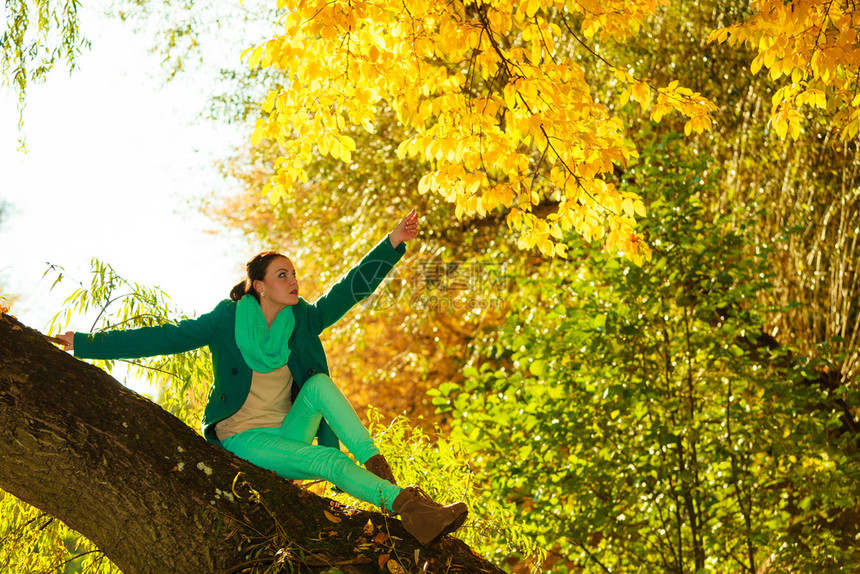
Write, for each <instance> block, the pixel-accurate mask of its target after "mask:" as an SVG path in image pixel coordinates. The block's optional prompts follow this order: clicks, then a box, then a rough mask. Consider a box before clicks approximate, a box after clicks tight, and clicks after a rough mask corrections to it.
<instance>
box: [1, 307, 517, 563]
mask: <svg viewBox="0 0 860 574" xmlns="http://www.w3.org/2000/svg"><path fill="white" fill-rule="evenodd" d="M0 445H2V448H0V488H2V489H4V490H6V491H7V492H9V493H10V494H12V495H14V496H16V497H18V498H20V499H21V500H23V501H24V502H27V503H29V504H31V505H33V506H35V507H37V508H39V509H41V510H43V511H45V512H47V513H49V514H51V515H53V516H55V517H57V518H59V519H60V520H62V521H63V522H65V523H66V524H67V525H68V526H70V527H71V528H73V529H75V530H77V531H78V532H80V533H81V534H83V535H84V536H86V537H87V538H89V539H90V540H92V541H93V543H95V544H96V545H97V546H98V548H99V549H100V550H101V551H103V552H104V553H105V554H106V555H107V556H108V557H109V558H110V559H111V560H112V561H113V562H114V563H115V564H116V565H117V566H118V567H119V568H120V569H121V570H122V571H123V572H124V573H125V574H135V573H139V572H140V573H143V572H159V573H160V572H176V573H184V572H187V573H194V574H201V573H207V572H253V571H255V570H256V569H259V570H260V571H262V570H264V569H265V568H266V567H269V566H271V565H272V564H273V563H277V562H279V561H280V564H281V565H282V567H283V570H284V571H299V572H324V571H328V570H330V569H332V568H333V567H337V568H338V569H340V570H341V571H342V572H345V573H349V572H380V570H381V565H380V564H381V562H382V561H384V560H385V559H386V558H385V556H386V555H387V556H388V560H394V561H397V562H399V563H400V565H401V566H402V567H403V568H404V569H405V571H406V572H417V571H421V570H422V568H426V571H427V572H448V571H466V572H476V573H477V572H493V573H497V572H498V573H500V572H502V571H501V570H500V569H498V568H497V567H495V566H493V565H491V564H490V563H488V562H487V561H486V560H484V559H482V558H480V557H479V556H477V555H476V554H475V553H474V552H472V551H471V549H470V548H469V547H468V546H466V545H465V544H464V543H463V542H461V541H459V540H456V539H454V538H452V537H446V538H444V539H443V540H442V541H441V542H440V543H438V544H437V545H436V546H434V547H432V548H428V549H424V548H421V547H420V546H419V545H418V543H417V542H416V541H415V539H414V538H412V537H411V536H410V535H409V534H407V533H406V531H405V530H404V529H403V528H402V526H401V524H400V522H399V521H398V520H396V519H392V518H386V517H383V516H382V515H381V514H379V513H375V512H363V511H355V510H350V509H347V508H344V507H340V506H338V505H336V503H334V502H333V501H330V500H328V499H325V498H322V497H320V496H317V495H315V494H312V493H309V492H307V491H305V490H302V489H300V488H299V487H297V486H295V485H293V484H292V483H291V482H289V481H285V480H283V479H281V478H279V477H278V476H276V475H275V474H274V473H271V472H268V471H266V470H263V469H261V468H258V467H256V466H254V465H252V464H250V463H248V462H247V461H244V460H241V459H239V458H237V457H235V456H233V455H232V454H231V453H229V452H227V451H225V450H223V449H221V448H219V447H217V446H214V445H212V444H210V443H208V442H206V441H205V440H204V439H203V438H202V437H201V436H200V435H199V434H197V433H196V432H194V431H193V430H192V429H190V428H189V427H188V426H186V425H185V424H184V423H183V422H182V421H180V420H179V419H177V418H176V417H174V416H172V415H171V414H169V413H168V412H166V411H165V410H163V409H162V408H161V407H159V406H158V405H156V404H155V403H152V402H151V401H149V400H147V399H146V398H144V397H141V396H140V395H137V394H136V393H134V392H132V391H130V390H129V389H127V388H125V387H124V386H122V385H121V384H120V383H118V382H117V381H116V380H115V379H113V378H112V377H110V376H109V375H107V374H106V373H105V372H104V371H101V370H100V369H97V368H95V367H93V366H92V365H89V364H87V363H84V362H82V361H80V360H77V359H75V358H74V357H72V356H70V355H69V354H68V353H65V352H63V351H61V350H59V349H57V348H56V347H54V346H53V345H52V344H51V343H50V342H49V341H48V340H47V339H46V338H45V337H44V336H43V335H41V334H40V333H38V332H37V331H34V330H32V329H30V328H27V327H25V326H23V325H21V324H20V323H19V322H18V321H17V320H16V319H14V318H13V317H11V316H9V315H5V314H3V315H0ZM368 521H370V523H371V524H370V525H368ZM371 526H372V528H371ZM416 557H417V560H416ZM389 570H396V568H393V569H392V568H388V567H384V571H389Z"/></svg>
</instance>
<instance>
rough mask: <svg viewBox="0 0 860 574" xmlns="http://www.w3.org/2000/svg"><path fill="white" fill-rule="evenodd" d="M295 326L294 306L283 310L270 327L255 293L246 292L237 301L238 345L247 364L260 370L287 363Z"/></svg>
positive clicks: (264, 371)
mask: <svg viewBox="0 0 860 574" xmlns="http://www.w3.org/2000/svg"><path fill="white" fill-rule="evenodd" d="M295 326H296V318H295V315H294V314H293V308H292V307H285V308H284V309H283V310H281V312H280V313H278V316H277V317H275V321H274V322H273V323H272V327H271V328H269V325H268V324H266V318H265V317H264V316H263V310H262V309H261V308H260V304H259V303H258V302H257V300H256V299H255V298H254V296H253V295H245V296H244V297H242V298H241V299H240V300H239V302H238V303H237V304H236V345H238V346H239V351H241V352H242V358H243V359H245V362H246V363H248V366H249V367H251V369H253V370H254V371H256V372H258V373H271V372H272V371H274V370H275V369H279V368H281V367H283V366H284V365H286V364H287V361H288V360H289V358H290V346H289V341H290V335H292V334H293V328H294V327H295Z"/></svg>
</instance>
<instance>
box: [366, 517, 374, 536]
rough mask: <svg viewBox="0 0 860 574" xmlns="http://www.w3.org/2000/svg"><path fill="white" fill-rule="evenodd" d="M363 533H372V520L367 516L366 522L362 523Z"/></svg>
mask: <svg viewBox="0 0 860 574" xmlns="http://www.w3.org/2000/svg"><path fill="white" fill-rule="evenodd" d="M364 533H365V534H366V535H367V536H370V535H371V534H373V522H371V521H370V519H369V518H368V519H367V524H365V525H364Z"/></svg>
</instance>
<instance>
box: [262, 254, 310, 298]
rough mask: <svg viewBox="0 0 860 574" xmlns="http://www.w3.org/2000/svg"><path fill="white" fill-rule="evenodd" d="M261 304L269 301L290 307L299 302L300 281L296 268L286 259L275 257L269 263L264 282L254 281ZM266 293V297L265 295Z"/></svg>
mask: <svg viewBox="0 0 860 574" xmlns="http://www.w3.org/2000/svg"><path fill="white" fill-rule="evenodd" d="M254 288H255V289H256V290H257V293H259V294H260V299H261V302H262V300H263V299H265V300H268V301H269V302H271V303H274V304H276V305H283V306H285V307H286V306H290V305H295V304H296V303H298V302H299V281H298V279H297V278H296V268H295V267H293V262H292V261H290V260H289V259H287V258H286V257H275V258H274V259H272V261H270V262H269V267H268V268H267V269H266V275H265V277H264V279H263V280H262V281H254ZM264 293H265V295H264Z"/></svg>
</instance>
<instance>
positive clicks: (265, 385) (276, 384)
mask: <svg viewBox="0 0 860 574" xmlns="http://www.w3.org/2000/svg"><path fill="white" fill-rule="evenodd" d="M292 386H293V374H292V373H291V372H290V369H289V367H287V365H284V366H283V367H281V368H280V369H275V370H274V371H272V372H271V373H258V372H257V371H254V373H253V375H252V376H251V390H250V392H249V393H248V398H247V399H245V403H244V404H243V405H242V408H240V409H239V410H238V411H237V412H236V414H234V415H233V416H232V417H230V418H226V419H224V420H223V421H221V422H219V423H218V424H217V425H215V433H216V434H217V435H218V440H224V439H226V438H228V437H230V436H232V435H234V434H236V433H240V432H242V431H245V430H248V429H252V428H258V427H269V428H277V427H279V426H281V423H283V422H284V417H285V416H287V413H288V412H290V407H291V406H293V400H292V397H291V396H290V390H291V389H292Z"/></svg>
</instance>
